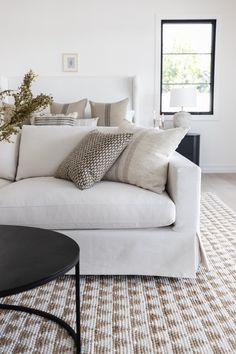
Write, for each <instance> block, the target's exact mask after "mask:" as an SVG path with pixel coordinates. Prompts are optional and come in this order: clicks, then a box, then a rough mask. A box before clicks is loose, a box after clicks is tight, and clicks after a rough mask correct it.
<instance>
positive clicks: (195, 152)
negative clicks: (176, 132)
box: [176, 133, 200, 166]
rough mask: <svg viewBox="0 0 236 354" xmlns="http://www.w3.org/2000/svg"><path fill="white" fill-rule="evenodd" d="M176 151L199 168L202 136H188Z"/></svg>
mask: <svg viewBox="0 0 236 354" xmlns="http://www.w3.org/2000/svg"><path fill="white" fill-rule="evenodd" d="M176 151H178V152H179V153H180V154H181V155H183V156H184V157H186V158H187V159H189V160H191V161H192V162H194V163H195V164H196V165H198V166H199V158H200V134H195V133H189V134H187V135H186V136H185V137H184V138H183V140H182V141H181V143H180V144H179V146H178V148H177V149H176Z"/></svg>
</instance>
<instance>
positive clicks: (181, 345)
mask: <svg viewBox="0 0 236 354" xmlns="http://www.w3.org/2000/svg"><path fill="white" fill-rule="evenodd" d="M201 232H202V239H203V243H204V246H205V248H206V252H207V254H208V257H209V261H210V266H211V271H210V272H206V271H205V270H204V269H201V271H200V273H199V275H198V278H197V279H196V280H187V279H182V280H181V279H180V280H178V279H169V278H155V277H141V276H135V277H125V276H120V277H119V276H118V277H112V276H107V277H104V276H102V277H97V276H96V277H92V276H89V277H83V278H82V280H81V310H82V314H81V321H82V346H83V348H82V353H84V354H92V353H93V354H112V353H118V354H154V353H155V354H156V353H163V354H164V353H165V354H171V353H179V354H183V353H186V354H191V353H204V354H211V353H212V354H218V353H219V354H221V353H222V354H223V353H224V354H225V353H230V354H233V353H236V304H235V303H236V299H235V295H236V291H235V289H236V263H235V262H236V214H235V213H234V212H232V211H231V210H230V209H229V208H228V207H227V206H226V205H225V204H224V203H223V202H222V201H220V200H219V199H218V198H217V197H215V196H214V195H212V194H208V193H207V194H205V195H204V197H203V198H202V210H201ZM5 303H14V304H22V305H26V306H32V307H37V308H39V309H42V310H46V311H50V312H52V313H55V314H56V315H57V316H59V317H60V316H61V317H62V318H63V319H65V320H66V321H68V322H70V323H71V324H72V325H74V324H75V314H74V279H73V277H72V276H67V277H64V278H61V279H59V280H58V281H55V282H51V283H50V284H47V285H46V286H43V287H40V288H38V289H35V290H33V291H29V292H26V293H22V294H19V295H16V296H12V297H11V298H10V297H9V298H7V299H5ZM73 351H74V349H73V342H72V340H71V339H70V338H69V336H68V335H67V333H66V332H65V331H64V330H61V329H60V328H58V326H57V325H55V324H53V323H51V322H49V321H46V320H42V319H39V318H37V317H36V316H33V315H27V314H25V315H24V314H18V313H14V312H8V311H1V313H0V353H2V354H10V353H14V354H19V353H24V354H25V353H34V354H36V353H37V354H39V353H45V354H50V353H55V354H60V353H61V354H65V353H73Z"/></svg>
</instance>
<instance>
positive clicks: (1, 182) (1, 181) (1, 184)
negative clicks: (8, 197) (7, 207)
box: [0, 178, 12, 198]
mask: <svg viewBox="0 0 236 354" xmlns="http://www.w3.org/2000/svg"><path fill="white" fill-rule="evenodd" d="M10 183H12V182H11V181H8V180H6V179H2V178H0V189H1V188H3V187H5V186H8V184H10ZM0 198H1V197H0Z"/></svg>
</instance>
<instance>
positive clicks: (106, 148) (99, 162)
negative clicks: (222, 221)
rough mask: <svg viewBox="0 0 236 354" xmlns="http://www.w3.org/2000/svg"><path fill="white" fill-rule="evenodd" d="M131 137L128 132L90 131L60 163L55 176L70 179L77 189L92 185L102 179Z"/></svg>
mask: <svg viewBox="0 0 236 354" xmlns="http://www.w3.org/2000/svg"><path fill="white" fill-rule="evenodd" d="M131 138H132V134H130V133H121V134H107V133H105V134H103V133H100V132H98V131H96V130H95V131H92V132H90V133H89V134H88V135H87V136H86V137H84V138H83V140H82V141H81V142H80V143H79V144H78V145H77V147H76V148H75V149H74V150H73V151H72V152H71V153H70V154H69V156H68V157H67V158H66V159H65V160H64V161H63V162H62V163H61V165H60V166H59V168H58V170H57V172H56V174H55V177H57V178H62V179H68V180H71V181H73V182H74V184H75V185H76V186H77V187H78V188H79V189H86V188H90V187H92V186H93V185H94V184H95V183H96V182H99V181H100V180H101V179H102V177H103V176H104V174H105V173H106V172H107V170H108V169H109V168H110V167H111V165H112V164H113V163H114V161H115V160H116V159H117V157H118V156H119V155H120V153H121V152H122V151H123V150H124V148H125V147H126V146H127V145H128V143H129V141H130V139H131Z"/></svg>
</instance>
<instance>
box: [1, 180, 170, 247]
mask: <svg viewBox="0 0 236 354" xmlns="http://www.w3.org/2000/svg"><path fill="white" fill-rule="evenodd" d="M174 221H175V205H174V203H173V202H172V200H171V199H170V197H169V196H168V195H167V194H166V193H164V194H162V195H158V194H156V193H153V192H150V191H147V190H144V189H141V188H138V187H135V186H131V185H128V184H124V183H115V182H105V181H102V182H100V183H97V184H96V185H94V187H93V188H91V189H86V190H83V191H81V190H79V189H78V188H76V187H75V185H74V184H73V183H72V182H70V181H65V180H61V179H56V178H53V177H39V178H29V179H24V180H21V181H19V182H15V183H11V184H10V185H9V186H6V187H4V188H2V189H1V190H0V225H1V224H9V225H13V224H15V225H25V226H26V225H28V226H36V227H42V228H49V229H61V230H62V229H124V228H125V229H129V228H140V227H144V228H146V227H147V228H148V227H161V226H166V225H170V224H172V223H173V222H174ZM110 236H111V237H112V233H110ZM173 236H174V235H173ZM144 242H145V239H144Z"/></svg>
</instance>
